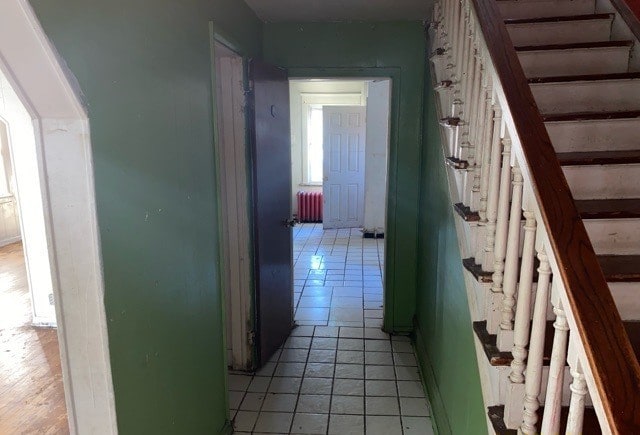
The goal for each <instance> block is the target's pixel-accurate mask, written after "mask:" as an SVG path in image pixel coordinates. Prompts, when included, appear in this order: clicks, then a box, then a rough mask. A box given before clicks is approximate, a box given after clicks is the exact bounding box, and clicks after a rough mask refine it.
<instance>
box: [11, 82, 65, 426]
mask: <svg viewBox="0 0 640 435" xmlns="http://www.w3.org/2000/svg"><path fill="white" fill-rule="evenodd" d="M0 89H1V90H2V91H3V92H2V94H3V97H2V100H3V102H4V99H5V98H10V95H11V93H13V90H12V89H11V88H10V86H9V84H8V82H7V80H6V78H4V76H2V74H1V73H0ZM4 116H5V119H2V118H0V391H2V394H0V432H1V433H12V432H13V431H15V430H16V428H20V430H21V431H24V432H42V433H61V434H64V433H69V425H68V423H67V410H66V405H65V396H64V387H63V383H62V367H61V362H60V348H59V345H58V337H57V334H56V329H55V326H56V316H55V306H54V300H53V287H52V277H51V267H50V264H49V252H48V246H47V239H46V232H45V223H44V214H43V204H42V195H41V192H40V190H39V187H40V182H39V178H40V177H39V173H38V171H37V158H36V156H35V141H34V139H33V133H32V132H30V131H29V130H31V126H30V123H31V122H30V121H31V120H30V118H29V117H28V114H27V111H26V110H25V109H24V107H20V106H17V105H14V106H13V107H12V109H11V112H10V113H9V111H6V112H5V113H4ZM7 119H8V120H10V121H11V124H9V122H7Z"/></svg>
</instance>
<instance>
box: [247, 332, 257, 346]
mask: <svg viewBox="0 0 640 435" xmlns="http://www.w3.org/2000/svg"><path fill="white" fill-rule="evenodd" d="M247 341H248V342H249V346H253V345H254V344H256V332H255V331H249V332H248V333H247Z"/></svg>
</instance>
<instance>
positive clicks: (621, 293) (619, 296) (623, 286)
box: [609, 282, 640, 320]
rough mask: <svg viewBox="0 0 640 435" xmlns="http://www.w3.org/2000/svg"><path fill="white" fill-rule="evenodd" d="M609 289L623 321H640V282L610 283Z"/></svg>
mask: <svg viewBox="0 0 640 435" xmlns="http://www.w3.org/2000/svg"><path fill="white" fill-rule="evenodd" d="M609 289H610V290H611V294H612V295H613V300H614V301H615V303H616V307H618V312H619V313H620V317H622V320H640V298H639V297H638V292H640V282H610V283H609Z"/></svg>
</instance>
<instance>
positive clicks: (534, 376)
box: [521, 246, 551, 434]
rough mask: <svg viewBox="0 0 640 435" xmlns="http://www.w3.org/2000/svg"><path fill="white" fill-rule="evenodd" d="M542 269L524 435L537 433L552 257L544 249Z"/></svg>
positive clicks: (531, 344)
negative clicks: (550, 260) (550, 258)
mask: <svg viewBox="0 0 640 435" xmlns="http://www.w3.org/2000/svg"><path fill="white" fill-rule="evenodd" d="M538 259H539V260H540V267H538V288H537V290H536V301H535V307H534V309H533V322H532V327H531V343H530V344H529V357H528V359H527V371H526V379H525V397H524V414H523V415H524V421H523V424H522V427H521V430H522V432H523V433H525V434H535V433H536V432H537V430H536V423H537V422H538V408H539V407H540V403H539V402H538V395H539V394H540V387H541V384H542V360H543V356H544V340H545V332H546V324H547V307H548V305H549V282H550V279H551V268H550V267H549V258H548V257H547V253H546V251H545V249H544V246H543V247H541V248H540V250H539V252H538Z"/></svg>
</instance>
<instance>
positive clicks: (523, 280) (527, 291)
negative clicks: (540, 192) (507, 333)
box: [504, 210, 536, 429]
mask: <svg viewBox="0 0 640 435" xmlns="http://www.w3.org/2000/svg"><path fill="white" fill-rule="evenodd" d="M524 216H525V219H526V223H525V227H524V229H525V232H524V248H523V252H522V266H521V273H520V284H519V286H518V304H517V308H516V317H515V323H514V328H513V348H512V350H511V353H512V355H513V360H512V361H511V373H510V374H509V385H508V387H507V401H506V404H505V408H504V420H505V424H506V425H507V427H508V428H509V429H515V428H518V427H520V426H521V424H522V418H523V412H524V397H525V385H524V369H525V360H526V358H527V345H528V344H529V324H530V319H531V288H532V284H533V262H534V245H535V234H536V220H535V217H534V214H533V212H532V211H529V210H527V211H525V212H524Z"/></svg>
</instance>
